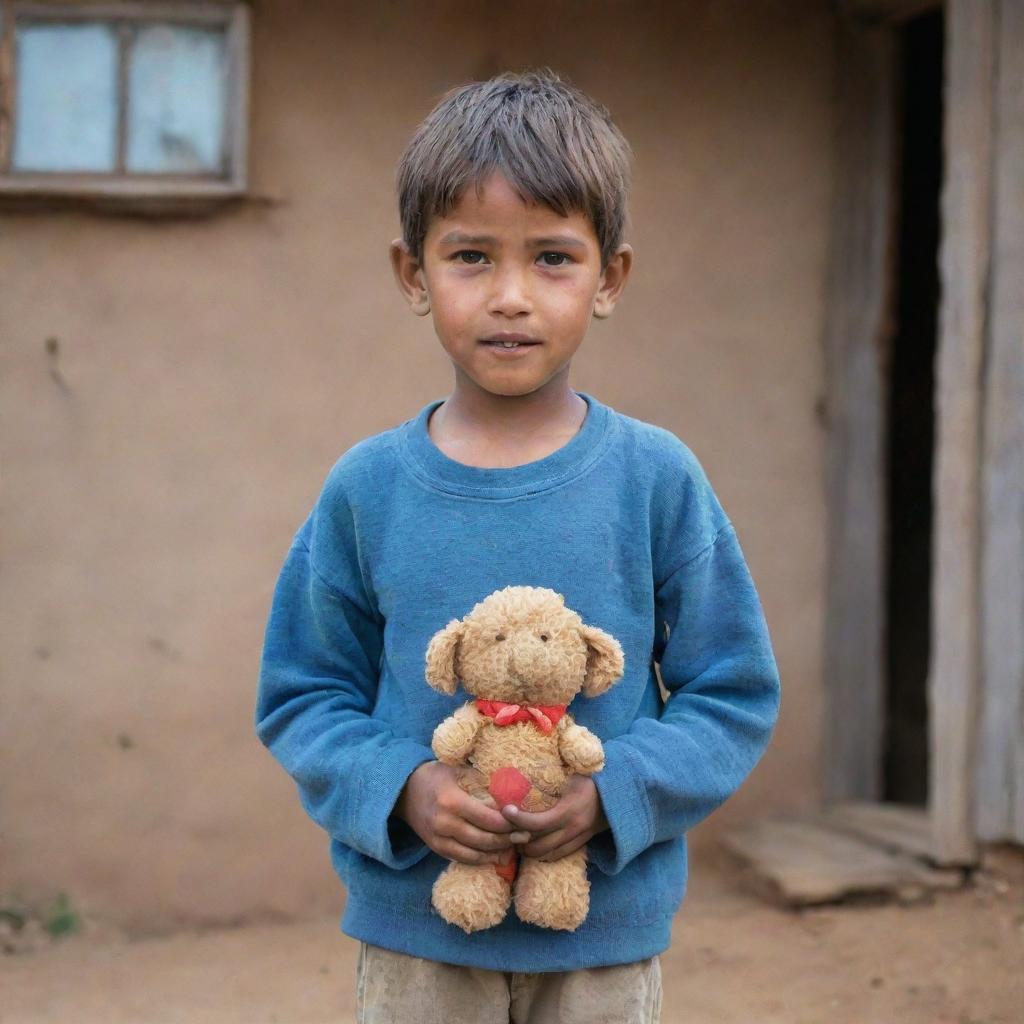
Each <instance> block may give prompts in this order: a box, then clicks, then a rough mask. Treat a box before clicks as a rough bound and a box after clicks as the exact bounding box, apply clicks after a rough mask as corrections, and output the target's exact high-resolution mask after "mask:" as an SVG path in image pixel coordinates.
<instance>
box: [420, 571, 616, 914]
mask: <svg viewBox="0 0 1024 1024" xmlns="http://www.w3.org/2000/svg"><path fill="white" fill-rule="evenodd" d="M622 671H623V655H622V647H621V646H620V645H619V642H618V641H617V640H616V639H615V638H614V637H612V636H610V635H609V634H608V633H605V632H604V631H603V630H600V629H597V628H595V627H593V626H586V625H584V624H583V620H582V619H581V618H580V616H579V615H578V614H577V613H576V612H574V611H572V610H571V609H570V608H567V607H566V606H565V600H564V598H563V597H562V595H561V594H558V593H555V591H553V590H548V589H547V588H546V587H505V588H504V589H503V590H496V591H495V592H494V593H492V594H490V595H489V596H487V597H486V598H484V600H482V601H481V602H480V603H479V604H477V605H476V606H475V607H474V608H473V610H472V611H471V612H470V613H469V614H468V615H467V616H466V617H465V618H464V619H462V620H459V619H453V620H452V621H451V622H449V623H448V625H447V626H445V627H444V629H441V630H439V631H438V632H437V633H436V634H435V635H434V636H433V638H432V639H431V641H430V644H429V645H428V647H427V667H426V676H427V682H429V683H430V685H431V686H433V687H434V689H436V690H439V691H440V692H441V693H445V694H449V695H451V694H454V693H455V690H456V688H457V687H458V684H459V682H460V681H461V682H462V685H463V687H464V688H465V690H466V692H467V693H469V694H471V695H472V696H473V697H474V698H475V700H471V701H469V702H468V703H466V704H465V705H464V706H463V707H461V708H460V709H459V710H458V711H456V712H455V714H453V715H452V716H451V717H450V718H447V719H445V721H443V722H442V723H441V724H440V725H439V726H438V727H437V728H436V729H435V730H434V737H433V744H432V746H433V749H434V753H435V754H436V755H437V759H438V760H439V761H441V762H443V763H444V764H448V765H452V766H453V767H457V768H460V769H461V771H460V777H459V785H460V786H461V787H462V788H463V789H464V790H465V791H466V792H467V793H470V794H471V795H472V796H474V797H476V798H478V799H481V800H484V801H490V800H493V801H494V805H495V806H498V807H503V806H506V805H507V804H509V803H514V804H517V805H518V806H520V807H522V808H523V809H524V810H527V811H541V810H546V809H547V808H549V807H551V806H553V805H554V804H555V802H556V801H557V800H558V796H559V794H560V793H561V792H562V790H563V789H564V788H565V784H566V782H567V781H568V779H569V777H570V776H571V775H572V773H573V772H578V773H580V774H581V775H592V774H593V773H594V772H597V771H600V769H601V768H602V767H603V766H604V750H603V749H602V747H601V741H600V740H599V739H598V738H597V737H596V736H595V735H594V734H593V733H592V732H590V731H589V730H587V729H585V728H583V726H580V725H576V724H574V722H573V720H572V717H571V716H570V715H568V714H566V706H567V705H568V704H569V702H570V701H571V700H572V698H573V697H575V696H576V694H577V693H579V692H580V691H582V692H583V694H584V695H585V696H587V697H596V696H598V695H599V694H602V693H604V692H605V691H606V690H607V689H608V688H609V687H610V686H611V685H612V683H614V682H615V681H616V680H618V679H619V678H621V676H622ZM516 860H517V857H516V854H515V853H512V854H511V856H510V858H509V859H508V861H507V862H506V863H503V864H498V865H493V864H483V865H470V864H461V863H458V862H454V861H453V862H452V863H451V864H450V865H449V866H448V867H447V868H446V869H445V870H444V872H442V874H441V875H440V876H439V877H438V879H437V881H436V882H435V883H434V887H433V904H434V907H435V909H436V910H437V911H438V913H439V914H440V915H441V916H442V917H443V918H444V919H445V920H446V921H448V922H449V923H451V924H454V925H458V927H460V928H462V929H463V930H464V931H465V932H467V933H469V932H474V931H478V930H480V929H481V928H490V927H492V926H494V925H496V924H498V922H499V921H501V920H502V919H503V918H504V916H505V914H506V913H507V911H508V908H509V905H510V903H511V902H512V901H513V899H514V900H515V907H516V913H517V914H518V916H519V917H520V919H521V920H523V921H529V922H531V923H533V924H537V925H541V926H543V927H545V928H558V929H564V930H566V931H573V930H575V929H576V928H578V927H579V925H580V924H581V923H582V922H583V919H584V918H585V917H586V916H587V910H588V908H589V904H590V883H589V881H588V880H587V856H586V847H581V848H580V849H579V850H576V851H575V852H574V853H571V854H569V856H567V857H563V858H562V859H561V860H558V861H553V862H551V863H547V862H544V861H539V860H535V859H533V858H530V857H525V856H524V857H522V858H521V859H520V860H521V862H520V863H519V866H518V871H517V866H516Z"/></svg>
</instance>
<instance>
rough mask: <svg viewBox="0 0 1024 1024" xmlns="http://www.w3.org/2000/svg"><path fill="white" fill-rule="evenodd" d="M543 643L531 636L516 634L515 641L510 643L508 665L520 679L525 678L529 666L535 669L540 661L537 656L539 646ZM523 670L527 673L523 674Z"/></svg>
mask: <svg viewBox="0 0 1024 1024" xmlns="http://www.w3.org/2000/svg"><path fill="white" fill-rule="evenodd" d="M543 646H544V644H543V643H542V642H541V641H540V640H538V639H537V638H536V637H533V636H518V637H516V642H515V643H514V644H513V645H512V651H511V656H510V658H509V667H510V668H511V669H512V671H513V672H514V673H515V675H516V676H518V677H519V678H520V679H525V678H527V677H528V675H529V670H530V669H531V668H533V669H536V668H538V667H539V666H540V664H541V663H542V660H543V659H541V658H539V657H538V654H539V653H540V648H542V647H543ZM524 671H525V672H526V673H527V675H526V676H524V675H523V673H524Z"/></svg>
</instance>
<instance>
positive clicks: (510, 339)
mask: <svg viewBox="0 0 1024 1024" xmlns="http://www.w3.org/2000/svg"><path fill="white" fill-rule="evenodd" d="M481 342H482V344H484V345H493V346H494V347H495V348H505V349H516V348H526V347H527V346H528V345H539V344H540V339H539V338H531V337H530V336H529V335H527V334H511V333H505V332H502V333H501V334H495V335H493V336H492V337H490V338H482V339H481Z"/></svg>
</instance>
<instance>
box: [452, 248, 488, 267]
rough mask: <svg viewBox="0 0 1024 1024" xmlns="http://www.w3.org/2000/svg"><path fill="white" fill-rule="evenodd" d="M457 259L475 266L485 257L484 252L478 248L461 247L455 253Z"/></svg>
mask: <svg viewBox="0 0 1024 1024" xmlns="http://www.w3.org/2000/svg"><path fill="white" fill-rule="evenodd" d="M455 259H457V260H459V261H461V262H462V263H468V264H469V265H470V266H475V265H476V264H477V263H480V262H482V261H483V259H484V254H483V253H482V252H480V251H478V250H477V249H461V250H459V252H457V253H456V254H455Z"/></svg>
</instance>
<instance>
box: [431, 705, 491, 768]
mask: <svg viewBox="0 0 1024 1024" xmlns="http://www.w3.org/2000/svg"><path fill="white" fill-rule="evenodd" d="M486 721H487V716H486V715H481V714H480V712H479V711H477V709H476V704H475V703H474V702H473V701H468V702H467V703H466V704H464V705H463V706H462V707H461V708H459V710H458V711H456V712H455V714H454V715H451V716H450V717H448V718H446V719H445V720H444V721H443V722H442V723H441V724H440V725H439V726H438V727H437V728H436V729H435V730H434V738H433V740H432V742H431V746H432V747H433V749H434V753H435V754H436V755H437V759H438V761H441V762H443V763H444V764H450V765H451V766H452V767H453V768H458V767H459V766H460V765H463V764H465V762H466V758H467V757H469V755H470V753H471V751H472V750H473V747H474V746H475V745H476V737H477V734H478V733H479V732H480V729H481V727H482V726H483V724H484V722H486Z"/></svg>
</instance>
